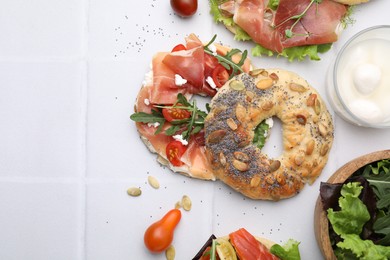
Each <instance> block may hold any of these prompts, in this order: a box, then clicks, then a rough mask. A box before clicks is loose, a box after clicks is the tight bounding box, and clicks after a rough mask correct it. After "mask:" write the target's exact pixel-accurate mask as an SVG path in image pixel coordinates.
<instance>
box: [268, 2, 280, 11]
mask: <svg viewBox="0 0 390 260" xmlns="http://www.w3.org/2000/svg"><path fill="white" fill-rule="evenodd" d="M278 6H279V0H270V1H269V2H268V8H271V9H272V10H274V11H275V10H276V9H278Z"/></svg>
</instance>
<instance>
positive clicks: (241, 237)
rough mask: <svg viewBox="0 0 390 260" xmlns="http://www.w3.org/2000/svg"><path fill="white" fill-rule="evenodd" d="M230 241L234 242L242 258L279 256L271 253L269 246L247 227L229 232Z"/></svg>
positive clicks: (264, 259) (267, 259) (272, 259)
mask: <svg viewBox="0 0 390 260" xmlns="http://www.w3.org/2000/svg"><path fill="white" fill-rule="evenodd" d="M229 239H230V242H231V243H232V244H233V246H234V248H235V250H236V252H237V256H238V257H239V258H240V260H256V259H258V260H277V259H279V258H278V257H277V256H275V255H273V254H271V253H270V252H269V250H268V248H267V247H266V246H265V245H263V244H261V243H260V242H259V241H258V240H257V239H256V238H255V237H254V236H252V234H250V233H249V232H248V231H247V230H246V229H244V228H240V229H239V230H237V231H235V232H233V233H230V234H229Z"/></svg>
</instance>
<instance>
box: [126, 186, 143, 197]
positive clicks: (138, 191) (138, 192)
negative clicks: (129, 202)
mask: <svg viewBox="0 0 390 260" xmlns="http://www.w3.org/2000/svg"><path fill="white" fill-rule="evenodd" d="M141 193H142V192H141V189H140V188H137V187H131V188H128V189H127V194H129V195H130V196H133V197H137V196H139V195H141Z"/></svg>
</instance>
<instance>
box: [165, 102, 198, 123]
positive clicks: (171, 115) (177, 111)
mask: <svg viewBox="0 0 390 260" xmlns="http://www.w3.org/2000/svg"><path fill="white" fill-rule="evenodd" d="M176 106H182V104H180V103H178V104H177V105H176ZM162 114H163V116H164V118H165V120H167V121H168V122H172V121H173V120H182V119H186V118H190V117H191V113H190V112H189V111H188V110H185V109H181V108H163V109H162Z"/></svg>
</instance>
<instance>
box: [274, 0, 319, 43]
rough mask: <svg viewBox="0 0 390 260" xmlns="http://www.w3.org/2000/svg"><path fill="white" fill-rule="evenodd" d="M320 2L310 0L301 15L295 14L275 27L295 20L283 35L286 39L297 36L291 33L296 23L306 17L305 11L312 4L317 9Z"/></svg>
mask: <svg viewBox="0 0 390 260" xmlns="http://www.w3.org/2000/svg"><path fill="white" fill-rule="evenodd" d="M321 2H322V0H311V1H310V3H309V4H308V5H307V6H306V8H305V10H303V11H302V13H300V14H297V15H293V16H291V17H289V18H287V19H286V20H284V21H283V22H281V23H280V24H278V25H276V26H275V27H279V26H281V25H283V24H285V23H286V22H288V21H291V20H295V21H294V23H293V24H292V25H291V27H290V28H289V29H286V30H285V35H286V37H287V38H291V37H293V36H294V35H297V34H295V33H293V29H294V27H295V25H297V23H299V21H300V20H301V19H302V18H303V17H304V16H305V15H306V13H307V11H308V10H309V8H310V7H311V6H312V5H313V3H316V4H317V8H318V4H320V3H321ZM297 36H298V35H297Z"/></svg>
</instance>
